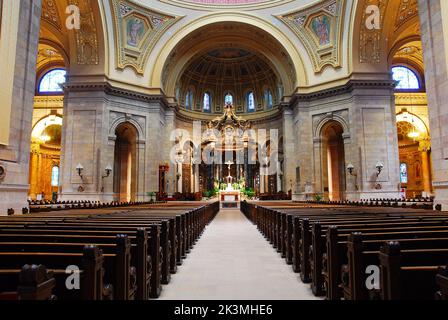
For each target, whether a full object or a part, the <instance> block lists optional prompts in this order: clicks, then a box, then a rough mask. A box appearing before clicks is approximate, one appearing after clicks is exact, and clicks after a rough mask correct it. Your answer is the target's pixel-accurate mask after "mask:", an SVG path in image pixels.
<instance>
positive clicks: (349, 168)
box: [347, 163, 358, 190]
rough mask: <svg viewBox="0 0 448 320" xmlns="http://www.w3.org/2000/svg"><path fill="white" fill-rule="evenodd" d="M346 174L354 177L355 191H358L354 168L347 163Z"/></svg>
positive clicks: (356, 175)
mask: <svg viewBox="0 0 448 320" xmlns="http://www.w3.org/2000/svg"><path fill="white" fill-rule="evenodd" d="M347 172H348V173H349V174H350V175H351V176H353V177H355V189H356V190H358V179H357V178H358V174H357V173H356V172H355V166H354V165H353V164H352V163H349V164H348V165H347Z"/></svg>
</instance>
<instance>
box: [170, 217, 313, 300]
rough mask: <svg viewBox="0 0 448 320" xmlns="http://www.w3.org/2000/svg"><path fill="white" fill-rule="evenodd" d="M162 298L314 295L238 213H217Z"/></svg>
mask: <svg viewBox="0 0 448 320" xmlns="http://www.w3.org/2000/svg"><path fill="white" fill-rule="evenodd" d="M161 299H170V300H176V299H179V300H180V299H182V300H184V299H187V300H215V299H216V300H218V299H219V300H220V299H222V300H243V299H250V300H258V299H266V300H298V299H317V298H315V297H314V296H313V294H312V293H311V290H310V288H309V285H305V284H303V283H302V282H301V281H300V276H299V274H296V273H293V271H292V269H291V266H288V265H287V264H286V263H285V261H284V260H283V259H282V258H281V257H280V255H279V254H278V253H277V252H276V251H275V250H274V249H273V248H272V246H271V245H270V244H269V243H268V242H267V241H266V240H265V239H264V238H263V236H262V235H261V234H260V233H259V232H258V230H257V228H256V227H255V226H254V225H253V224H252V223H250V222H249V221H248V220H247V219H246V218H245V217H244V216H243V214H242V213H241V212H239V211H236V210H225V211H221V212H220V213H219V214H218V216H217V217H216V219H215V220H214V221H213V222H212V223H211V224H210V225H209V226H208V227H207V229H206V230H205V232H204V234H203V235H202V237H201V239H200V240H199V241H198V243H197V244H196V245H195V247H194V248H193V250H192V251H191V253H190V254H189V255H188V257H187V259H186V260H185V261H184V263H183V265H182V266H181V267H179V270H178V272H177V274H175V275H173V277H172V282H171V283H170V284H169V285H167V286H164V289H163V292H162V295H161Z"/></svg>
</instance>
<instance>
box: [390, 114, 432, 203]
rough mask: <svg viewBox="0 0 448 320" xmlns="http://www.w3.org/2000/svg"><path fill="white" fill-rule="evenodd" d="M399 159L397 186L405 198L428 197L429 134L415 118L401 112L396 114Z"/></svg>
mask: <svg viewBox="0 0 448 320" xmlns="http://www.w3.org/2000/svg"><path fill="white" fill-rule="evenodd" d="M397 134H398V147H399V156H400V185H401V190H402V192H403V195H405V196H406V197H407V198H417V197H428V196H430V195H431V194H432V187H431V185H432V174H431V171H432V170H431V148H430V139H429V132H428V130H427V127H426V125H425V123H424V122H423V121H422V120H421V119H420V118H419V117H417V116H415V115H413V114H411V113H408V112H407V111H404V112H401V113H399V114H398V115H397Z"/></svg>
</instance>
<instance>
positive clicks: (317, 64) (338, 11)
mask: <svg viewBox="0 0 448 320" xmlns="http://www.w3.org/2000/svg"><path fill="white" fill-rule="evenodd" d="M345 3H346V1H345V0H327V1H323V2H320V3H318V4H314V5H312V6H310V7H307V8H305V9H301V10H299V11H294V12H290V13H287V14H284V15H280V16H275V17H276V18H277V19H279V20H280V21H282V22H283V23H285V24H286V25H287V26H288V27H289V28H290V29H291V30H292V31H293V32H294V34H295V35H296V36H297V37H298V38H299V39H300V40H301V41H302V43H303V45H304V47H305V49H306V51H307V52H308V55H309V57H310V59H311V61H312V63H313V68H314V72H315V73H319V72H321V71H322V70H323V68H324V67H325V66H332V67H333V68H340V67H341V66H342V63H341V57H342V27H343V23H344V15H345ZM318 19H320V21H317V22H320V23H321V26H322V25H324V24H327V25H326V26H327V27H328V26H329V29H330V30H328V29H326V30H322V31H323V32H324V34H321V37H320V38H319V37H318V35H317V32H316V30H314V29H313V27H314V25H315V22H316V20H318ZM325 21H327V22H325ZM328 31H329V33H330V34H328ZM325 32H326V33H327V34H325Z"/></svg>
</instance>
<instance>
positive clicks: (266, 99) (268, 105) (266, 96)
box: [264, 90, 273, 109]
mask: <svg viewBox="0 0 448 320" xmlns="http://www.w3.org/2000/svg"><path fill="white" fill-rule="evenodd" d="M264 103H265V106H266V108H267V109H272V106H273V100H272V93H271V90H265V91H264Z"/></svg>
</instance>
